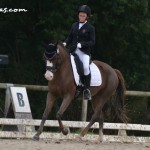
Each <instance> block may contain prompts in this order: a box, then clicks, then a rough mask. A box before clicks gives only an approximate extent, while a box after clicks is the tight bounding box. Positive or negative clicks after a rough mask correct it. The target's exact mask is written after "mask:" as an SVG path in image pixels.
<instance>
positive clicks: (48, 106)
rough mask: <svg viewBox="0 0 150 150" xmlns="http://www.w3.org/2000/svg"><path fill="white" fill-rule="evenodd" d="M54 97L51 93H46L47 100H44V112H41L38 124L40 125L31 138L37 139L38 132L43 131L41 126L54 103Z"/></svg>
mask: <svg viewBox="0 0 150 150" xmlns="http://www.w3.org/2000/svg"><path fill="white" fill-rule="evenodd" d="M55 99H56V98H55V97H53V96H52V95H50V93H48V94H47V100H46V108H45V110H44V113H43V117H42V121H41V124H40V127H39V129H38V131H37V133H36V134H35V135H34V136H33V138H32V139H33V140H39V136H40V134H41V133H42V132H43V127H44V123H45V121H46V119H47V117H48V115H49V113H50V111H51V109H52V107H53V105H54V101H55Z"/></svg>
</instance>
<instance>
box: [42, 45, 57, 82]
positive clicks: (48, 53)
mask: <svg viewBox="0 0 150 150" xmlns="http://www.w3.org/2000/svg"><path fill="white" fill-rule="evenodd" d="M44 47H45V52H44V59H45V61H46V73H45V78H46V79H47V80H49V81H50V80H52V79H53V76H54V73H55V72H56V71H57V69H58V67H59V63H58V60H59V49H58V48H57V44H49V45H47V46H44Z"/></svg>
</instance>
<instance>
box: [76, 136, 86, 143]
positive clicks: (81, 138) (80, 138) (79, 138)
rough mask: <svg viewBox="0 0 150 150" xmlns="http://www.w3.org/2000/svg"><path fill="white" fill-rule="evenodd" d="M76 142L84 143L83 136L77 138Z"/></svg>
mask: <svg viewBox="0 0 150 150" xmlns="http://www.w3.org/2000/svg"><path fill="white" fill-rule="evenodd" d="M75 140H76V141H77V142H83V141H84V139H83V137H81V136H79V135H78V136H76V137H75Z"/></svg>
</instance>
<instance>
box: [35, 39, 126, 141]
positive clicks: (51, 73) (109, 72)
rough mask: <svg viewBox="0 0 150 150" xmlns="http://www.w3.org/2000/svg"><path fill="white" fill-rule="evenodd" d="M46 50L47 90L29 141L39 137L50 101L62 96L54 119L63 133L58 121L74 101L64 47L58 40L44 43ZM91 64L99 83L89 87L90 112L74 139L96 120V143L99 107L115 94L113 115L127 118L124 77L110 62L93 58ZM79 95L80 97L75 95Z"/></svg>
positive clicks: (101, 117)
mask: <svg viewBox="0 0 150 150" xmlns="http://www.w3.org/2000/svg"><path fill="white" fill-rule="evenodd" d="M45 48H46V50H47V51H49V53H48V55H47V56H45V55H44V57H45V59H46V60H45V61H46V73H45V77H46V79H47V80H48V93H47V100H46V107H45V110H44V113H43V116H42V121H41V124H40V126H39V129H38V130H37V133H36V134H35V135H34V136H33V138H32V139H33V140H39V136H40V134H41V133H42V132H43V127H44V123H45V121H46V119H47V117H48V115H49V113H50V112H51V110H52V107H53V105H54V102H55V101H56V99H57V97H62V98H63V99H62V103H61V106H60V108H59V110H58V112H57V114H56V118H57V120H58V123H59V127H60V130H61V132H62V133H63V134H64V135H67V134H68V132H69V131H68V128H66V127H64V125H63V122H62V115H63V113H64V112H65V111H66V109H67V108H68V106H69V105H70V103H71V102H72V100H74V95H75V92H76V84H75V81H74V75H73V72H72V66H71V60H70V54H69V53H68V49H67V48H66V47H65V46H64V45H63V43H62V42H61V41H58V42H57V43H55V44H49V45H48V46H45ZM93 63H94V64H95V65H96V66H97V67H98V69H99V70H100V71H101V76H102V84H101V85H100V86H91V87H90V91H91V94H92V100H91V105H92V108H93V112H94V113H93V115H92V117H91V120H90V122H89V124H88V125H87V126H86V127H85V128H84V129H83V130H82V131H81V133H80V134H79V136H78V137H77V139H82V138H83V137H84V136H85V134H86V133H87V132H88V130H89V129H90V127H91V126H92V125H93V124H94V123H95V122H98V123H99V139H98V141H99V142H102V141H103V123H104V112H103V108H104V106H105V104H107V101H108V100H109V99H110V98H111V97H112V96H113V95H117V97H118V98H117V100H116V105H115V106H114V107H115V113H116V116H117V117H118V118H119V119H120V120H121V121H122V122H127V120H128V117H127V115H126V109H125V90H126V88H125V80H124V77H123V75H122V73H121V72H120V71H119V70H117V69H114V68H112V67H111V66H110V65H108V64H106V63H104V62H101V61H98V60H94V61H93ZM79 98H81V96H80V97H79Z"/></svg>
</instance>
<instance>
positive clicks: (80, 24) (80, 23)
mask: <svg viewBox="0 0 150 150" xmlns="http://www.w3.org/2000/svg"><path fill="white" fill-rule="evenodd" d="M86 23H87V20H86V21H85V22H83V23H82V22H79V29H80V28H81V27H82V26H83V25H84V24H86Z"/></svg>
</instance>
